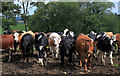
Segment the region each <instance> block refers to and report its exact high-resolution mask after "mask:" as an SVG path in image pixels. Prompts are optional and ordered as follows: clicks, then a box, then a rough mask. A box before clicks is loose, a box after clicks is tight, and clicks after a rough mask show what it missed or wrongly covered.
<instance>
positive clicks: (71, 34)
mask: <svg viewBox="0 0 120 76" xmlns="http://www.w3.org/2000/svg"><path fill="white" fill-rule="evenodd" d="M63 36H72V37H74V32H73V31H69V30H68V29H65V30H64V33H63Z"/></svg>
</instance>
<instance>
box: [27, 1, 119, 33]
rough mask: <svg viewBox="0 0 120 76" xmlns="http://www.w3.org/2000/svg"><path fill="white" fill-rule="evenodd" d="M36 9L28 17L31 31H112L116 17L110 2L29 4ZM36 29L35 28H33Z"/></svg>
mask: <svg viewBox="0 0 120 76" xmlns="http://www.w3.org/2000/svg"><path fill="white" fill-rule="evenodd" d="M31 4H32V5H34V6H36V7H37V10H36V11H35V14H34V15H32V16H30V17H29V28H30V29H31V30H33V31H43V32H52V31H57V32H58V31H63V30H64V29H65V28H68V29H70V30H73V31H74V32H76V33H81V32H83V33H85V34H87V33H89V31H91V30H96V31H97V32H104V31H113V32H114V30H115V29H116V28H110V27H112V26H113V25H114V26H115V27H116V26H117V24H116V21H115V20H114V19H116V16H114V15H113V13H112V12H111V10H110V9H111V8H112V7H114V4H113V3H111V2H69V3H68V2H58V3H57V2H55V3H53V2H50V3H48V4H44V3H42V2H38V3H31ZM35 27H36V28H35Z"/></svg>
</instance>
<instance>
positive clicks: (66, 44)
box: [59, 36, 75, 55]
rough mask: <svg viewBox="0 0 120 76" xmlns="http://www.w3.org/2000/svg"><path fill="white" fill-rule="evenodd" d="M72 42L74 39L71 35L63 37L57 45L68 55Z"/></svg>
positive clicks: (72, 45)
mask: <svg viewBox="0 0 120 76" xmlns="http://www.w3.org/2000/svg"><path fill="white" fill-rule="evenodd" d="M74 42H75V40H74V38H72V37H71V36H68V37H63V38H62V41H61V43H60V46H59V47H60V49H61V50H64V52H65V54H67V55H68V54H70V50H71V49H72V48H73V47H74Z"/></svg>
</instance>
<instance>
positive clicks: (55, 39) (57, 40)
mask: <svg viewBox="0 0 120 76" xmlns="http://www.w3.org/2000/svg"><path fill="white" fill-rule="evenodd" d="M52 40H53V43H54V45H58V44H59V43H60V41H61V38H56V37H53V39H52Z"/></svg>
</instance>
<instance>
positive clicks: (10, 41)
mask: <svg viewBox="0 0 120 76" xmlns="http://www.w3.org/2000/svg"><path fill="white" fill-rule="evenodd" d="M0 43H1V44H0V49H4V50H7V49H9V60H8V61H10V60H11V56H12V49H13V47H14V38H13V36H11V35H0Z"/></svg>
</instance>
